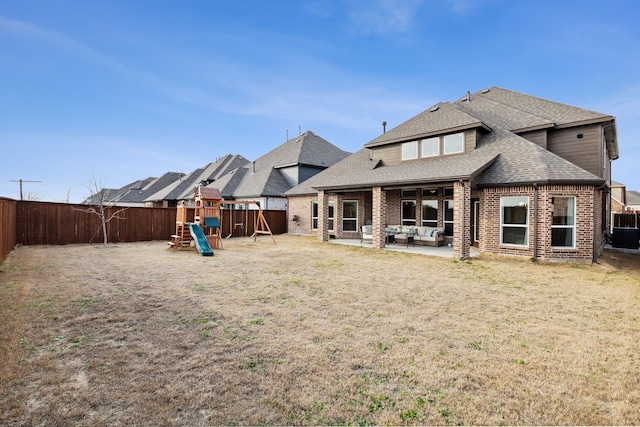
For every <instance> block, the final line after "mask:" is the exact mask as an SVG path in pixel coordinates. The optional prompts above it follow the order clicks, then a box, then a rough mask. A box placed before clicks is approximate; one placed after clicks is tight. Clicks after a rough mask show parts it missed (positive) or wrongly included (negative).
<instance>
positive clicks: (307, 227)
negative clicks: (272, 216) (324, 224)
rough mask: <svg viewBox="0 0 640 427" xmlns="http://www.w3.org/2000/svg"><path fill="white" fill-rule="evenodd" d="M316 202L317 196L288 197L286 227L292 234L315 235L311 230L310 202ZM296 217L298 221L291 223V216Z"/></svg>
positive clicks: (315, 232)
mask: <svg viewBox="0 0 640 427" xmlns="http://www.w3.org/2000/svg"><path fill="white" fill-rule="evenodd" d="M315 201H318V196H317V195H313V196H296V197H289V212H288V217H287V222H288V223H287V226H288V230H289V233H292V234H307V235H310V234H317V231H316V230H312V229H311V202H315ZM294 215H296V216H297V217H298V221H297V222H295V221H293V216H294Z"/></svg>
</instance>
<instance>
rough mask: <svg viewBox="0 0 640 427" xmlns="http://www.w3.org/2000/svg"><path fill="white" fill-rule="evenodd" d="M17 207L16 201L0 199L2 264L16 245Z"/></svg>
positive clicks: (0, 257) (0, 249)
mask: <svg viewBox="0 0 640 427" xmlns="http://www.w3.org/2000/svg"><path fill="white" fill-rule="evenodd" d="M16 205H17V202H16V201H15V200H11V199H3V198H0V262H2V261H4V259H5V258H6V257H7V255H8V254H9V252H11V249H13V247H14V246H15V245H16Z"/></svg>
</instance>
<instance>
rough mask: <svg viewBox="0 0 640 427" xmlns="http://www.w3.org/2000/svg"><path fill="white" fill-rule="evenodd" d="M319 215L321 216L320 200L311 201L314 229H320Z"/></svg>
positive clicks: (312, 227)
mask: <svg viewBox="0 0 640 427" xmlns="http://www.w3.org/2000/svg"><path fill="white" fill-rule="evenodd" d="M314 211H315V212H314ZM314 213H315V215H314ZM318 217H319V211H318V202H311V229H312V230H317V229H318Z"/></svg>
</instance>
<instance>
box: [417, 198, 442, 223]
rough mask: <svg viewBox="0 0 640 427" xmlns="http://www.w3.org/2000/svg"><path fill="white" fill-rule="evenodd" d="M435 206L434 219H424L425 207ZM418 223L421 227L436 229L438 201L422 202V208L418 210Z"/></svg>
mask: <svg viewBox="0 0 640 427" xmlns="http://www.w3.org/2000/svg"><path fill="white" fill-rule="evenodd" d="M429 205H430V206H432V207H433V205H435V208H436V219H435V220H434V219H425V215H424V208H425V206H429ZM420 221H421V224H422V226H423V227H437V226H438V200H423V201H422V208H421V209H420Z"/></svg>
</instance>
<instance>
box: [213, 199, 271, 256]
mask: <svg viewBox="0 0 640 427" xmlns="http://www.w3.org/2000/svg"><path fill="white" fill-rule="evenodd" d="M227 205H232V206H234V207H235V205H246V208H245V209H242V211H243V212H242V213H241V214H240V215H241V216H240V217H241V218H242V215H244V217H245V218H244V221H243V222H236V218H237V216H236V212H237V211H238V209H229V210H230V211H233V212H229V235H228V236H227V237H226V238H229V237H231V235H232V234H233V230H235V229H236V228H237V227H238V226H240V227H242V228H244V230H245V234H246V233H247V224H248V222H249V210H250V209H248V207H249V205H256V206H257V207H258V214H257V215H256V217H255V221H254V224H253V241H254V242H255V241H256V240H257V239H258V234H268V235H269V236H271V240H273V244H274V245H275V244H277V243H276V239H275V238H274V237H273V233H272V232H271V228H270V227H269V224H268V223H267V220H266V218H265V217H264V213H263V212H262V207H261V206H260V202H258V201H256V200H224V199H223V200H222V201H221V202H220V217H222V212H223V211H224V209H225V208H226V206H227ZM254 210H255V209H254ZM221 225H222V222H221Z"/></svg>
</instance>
